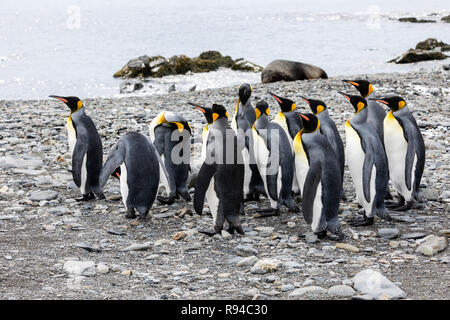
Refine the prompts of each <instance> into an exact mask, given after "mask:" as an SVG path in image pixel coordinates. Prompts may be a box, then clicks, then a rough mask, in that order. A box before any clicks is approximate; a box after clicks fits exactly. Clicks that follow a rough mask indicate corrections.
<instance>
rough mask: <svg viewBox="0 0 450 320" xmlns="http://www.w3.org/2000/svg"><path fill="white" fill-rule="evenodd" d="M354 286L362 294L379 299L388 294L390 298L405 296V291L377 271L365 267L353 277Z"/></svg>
mask: <svg viewBox="0 0 450 320" xmlns="http://www.w3.org/2000/svg"><path fill="white" fill-rule="evenodd" d="M352 280H353V283H354V286H353V287H354V288H355V289H356V290H358V291H360V292H362V293H363V294H367V295H370V296H372V297H373V298H375V299H379V298H380V297H382V296H389V297H390V298H391V299H398V298H406V293H405V292H404V291H403V290H402V289H400V288H399V287H397V286H396V285H395V284H393V283H392V282H391V281H389V279H387V278H386V277H385V276H383V275H382V274H381V273H379V272H378V271H375V270H372V269H365V270H362V271H360V272H359V273H358V274H357V275H355V276H354V277H353V279H352Z"/></svg>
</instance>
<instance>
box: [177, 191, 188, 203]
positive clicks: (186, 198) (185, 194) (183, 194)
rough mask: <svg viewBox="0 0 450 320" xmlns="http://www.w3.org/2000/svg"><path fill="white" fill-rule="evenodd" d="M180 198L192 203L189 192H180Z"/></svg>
mask: <svg viewBox="0 0 450 320" xmlns="http://www.w3.org/2000/svg"><path fill="white" fill-rule="evenodd" d="M179 195H180V197H182V198H183V199H184V200H185V201H188V202H189V201H191V196H190V195H189V193H188V192H180V193H179Z"/></svg>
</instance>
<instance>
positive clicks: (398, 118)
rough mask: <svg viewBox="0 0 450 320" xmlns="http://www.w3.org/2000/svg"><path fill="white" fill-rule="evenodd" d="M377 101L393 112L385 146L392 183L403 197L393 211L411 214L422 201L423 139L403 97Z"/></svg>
mask: <svg viewBox="0 0 450 320" xmlns="http://www.w3.org/2000/svg"><path fill="white" fill-rule="evenodd" d="M375 100H376V101H378V102H380V103H382V104H385V105H387V106H388V107H389V108H390V112H389V113H388V114H387V115H386V117H385V119H384V146H385V148H386V155H387V158H388V164H389V174H390V179H391V181H392V184H393V186H394V188H395V190H396V191H397V192H398V194H399V195H400V202H399V203H396V204H395V205H394V206H393V207H392V208H391V209H392V210H395V211H403V210H408V209H411V208H412V206H413V205H414V203H415V201H420V200H421V199H420V196H419V186H420V180H421V179H422V174H423V169H424V166H425V144H424V141H423V136H422V133H421V132H420V129H419V126H418V125H417V122H416V120H415V119H414V117H413V115H412V114H411V112H410V111H409V110H408V107H407V105H406V101H405V100H404V99H403V98H402V97H398V96H393V97H386V98H380V99H375ZM405 201H406V204H405Z"/></svg>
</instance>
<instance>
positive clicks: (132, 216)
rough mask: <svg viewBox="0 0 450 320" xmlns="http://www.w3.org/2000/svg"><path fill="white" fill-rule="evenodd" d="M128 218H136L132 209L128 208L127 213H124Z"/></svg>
mask: <svg viewBox="0 0 450 320" xmlns="http://www.w3.org/2000/svg"><path fill="white" fill-rule="evenodd" d="M125 217H126V218H128V219H134V218H136V213H135V212H134V209H131V208H130V209H128V211H127V214H126V215H125Z"/></svg>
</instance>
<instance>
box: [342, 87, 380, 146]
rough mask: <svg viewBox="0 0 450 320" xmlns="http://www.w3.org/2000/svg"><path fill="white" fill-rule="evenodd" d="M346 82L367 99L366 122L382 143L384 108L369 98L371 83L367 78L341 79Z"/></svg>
mask: <svg viewBox="0 0 450 320" xmlns="http://www.w3.org/2000/svg"><path fill="white" fill-rule="evenodd" d="M342 81H344V82H346V83H349V84H351V85H352V86H354V87H355V88H356V89H357V90H358V91H359V93H360V95H361V97H363V98H364V99H367V100H369V101H367V100H366V101H367V103H368V106H367V123H369V124H370V125H371V126H372V127H373V128H374V129H375V131H376V132H377V134H378V136H379V137H380V139H381V143H384V140H383V139H384V138H383V121H384V117H385V116H386V112H385V110H384V109H383V108H382V107H380V106H379V105H378V104H377V103H376V102H375V101H372V100H370V98H373V96H374V90H373V86H372V84H371V83H370V82H369V81H367V80H342Z"/></svg>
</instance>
